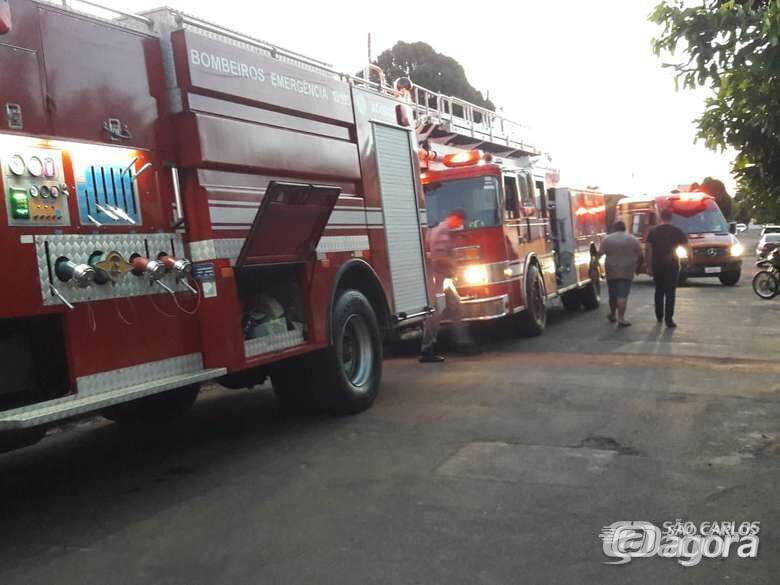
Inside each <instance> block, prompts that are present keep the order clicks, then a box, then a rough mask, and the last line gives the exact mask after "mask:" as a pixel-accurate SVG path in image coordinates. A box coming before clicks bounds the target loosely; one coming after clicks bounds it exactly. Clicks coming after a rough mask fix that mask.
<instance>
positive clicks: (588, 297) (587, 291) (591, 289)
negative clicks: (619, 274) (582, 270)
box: [579, 272, 601, 311]
mask: <svg viewBox="0 0 780 585" xmlns="http://www.w3.org/2000/svg"><path fill="white" fill-rule="evenodd" d="M579 292H580V299H582V306H583V307H585V308H586V309H587V310H588V311H593V310H594V309H598V308H599V304H601V276H600V275H599V274H598V272H592V273H591V277H590V282H589V283H588V284H587V285H585V286H584V287H583V288H581V289H580V291H579Z"/></svg>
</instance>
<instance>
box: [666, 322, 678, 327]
mask: <svg viewBox="0 0 780 585" xmlns="http://www.w3.org/2000/svg"><path fill="white" fill-rule="evenodd" d="M666 326H667V327H669V328H671V327H677V323H675V322H674V321H667V322H666Z"/></svg>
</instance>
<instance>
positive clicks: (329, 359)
mask: <svg viewBox="0 0 780 585" xmlns="http://www.w3.org/2000/svg"><path fill="white" fill-rule="evenodd" d="M332 330H333V345H332V346H331V347H330V348H328V349H327V350H326V351H325V352H323V353H322V354H321V359H322V378H321V381H320V384H321V385H322V397H323V399H324V404H323V405H324V408H325V410H327V411H328V412H330V413H331V414H336V415H347V414H357V413H359V412H363V411H364V410H366V409H367V408H368V407H369V406H371V404H372V403H373V402H374V399H375V398H376V396H377V394H378V393H379V383H380V381H381V378H382V337H381V335H380V332H379V325H378V324H377V320H376V315H375V314H374V309H373V308H372V307H371V303H369V302H368V299H367V298H366V297H365V296H364V295H363V293H361V292H359V291H356V290H351V289H348V290H344V291H342V292H341V293H340V294H339V296H338V298H337V300H336V302H335V304H334V306H333V320H332Z"/></svg>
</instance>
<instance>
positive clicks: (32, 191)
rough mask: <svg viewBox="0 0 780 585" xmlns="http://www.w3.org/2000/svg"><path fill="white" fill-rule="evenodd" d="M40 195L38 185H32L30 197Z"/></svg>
mask: <svg viewBox="0 0 780 585" xmlns="http://www.w3.org/2000/svg"><path fill="white" fill-rule="evenodd" d="M38 195H39V191H38V187H36V186H35V185H30V197H37V196H38Z"/></svg>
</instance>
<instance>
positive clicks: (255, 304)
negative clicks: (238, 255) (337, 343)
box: [237, 264, 306, 357]
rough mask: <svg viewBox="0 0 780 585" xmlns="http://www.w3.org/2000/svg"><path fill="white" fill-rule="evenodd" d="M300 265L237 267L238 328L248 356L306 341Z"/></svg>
mask: <svg viewBox="0 0 780 585" xmlns="http://www.w3.org/2000/svg"><path fill="white" fill-rule="evenodd" d="M301 270H302V266H301V265H295V264H289V265H281V266H269V267H247V268H242V269H239V270H238V271H237V281H238V289H239V294H240V298H241V330H242V333H243V337H244V348H245V353H246V355H247V357H251V356H253V355H260V354H262V353H267V352H269V351H276V350H280V349H285V348H288V347H293V346H295V345H299V344H301V343H303V342H304V341H305V325H304V323H305V322H306V305H305V301H304V295H303V290H302V287H301V284H300V282H301V278H302V274H301Z"/></svg>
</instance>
